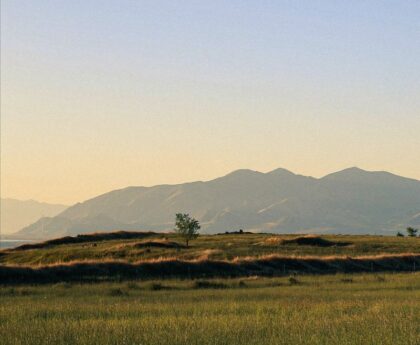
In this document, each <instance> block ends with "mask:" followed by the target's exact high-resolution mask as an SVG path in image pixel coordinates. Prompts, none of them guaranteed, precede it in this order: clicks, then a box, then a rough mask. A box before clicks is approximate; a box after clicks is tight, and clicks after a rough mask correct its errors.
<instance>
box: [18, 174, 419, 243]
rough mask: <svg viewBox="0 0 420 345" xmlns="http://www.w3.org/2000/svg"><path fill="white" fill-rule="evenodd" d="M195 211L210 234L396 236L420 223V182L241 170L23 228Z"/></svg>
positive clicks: (108, 197) (109, 224)
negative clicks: (252, 232)
mask: <svg viewBox="0 0 420 345" xmlns="http://www.w3.org/2000/svg"><path fill="white" fill-rule="evenodd" d="M177 212H187V213H190V214H191V215H192V216H194V217H195V218H197V219H198V220H199V221H200V223H201V224H202V232H205V233H218V232H224V231H232V230H238V229H244V230H245V231H257V232H273V233H347V234H357V233H363V234H366V233H370V234H374V233H376V234H395V233H396V231H397V230H402V229H404V228H405V227H406V226H407V225H416V224H418V222H419V214H420V181H418V180H414V179H409V178H404V177H400V176H396V175H393V174H390V173H388V172H368V171H364V170H361V169H359V168H349V169H345V170H343V171H339V172H336V173H333V174H330V175H327V176H325V177H323V178H319V179H317V178H313V177H307V176H301V175H296V174H293V173H292V172H290V171H288V170H285V169H277V170H274V171H271V172H268V173H261V172H257V171H252V170H237V171H234V172H232V173H230V174H228V175H226V176H223V177H220V178H217V179H215V180H211V181H208V182H192V183H185V184H179V185H160V186H154V187H128V188H125V189H121V190H115V191H112V192H109V193H106V194H103V195H100V196H98V197H96V198H93V199H90V200H87V201H85V202H83V203H78V204H76V205H74V206H72V207H70V208H68V209H66V210H65V211H64V212H62V213H60V214H59V215H57V216H55V217H48V218H44V219H41V220H39V221H37V222H36V223H34V224H32V225H30V226H28V227H26V228H24V229H22V230H21V231H20V232H19V233H18V235H19V236H21V237H37V238H51V237H58V236H65V235H74V234H78V233H86V232H93V231H110V230H151V231H163V230H166V231H167V230H171V229H172V228H173V224H174V215H175V213H177Z"/></svg>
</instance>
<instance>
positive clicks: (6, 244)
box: [0, 239, 32, 248]
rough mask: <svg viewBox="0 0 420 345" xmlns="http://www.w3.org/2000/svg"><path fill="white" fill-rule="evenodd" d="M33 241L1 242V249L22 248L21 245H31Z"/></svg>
mask: <svg viewBox="0 0 420 345" xmlns="http://www.w3.org/2000/svg"><path fill="white" fill-rule="evenodd" d="M30 242H32V241H31V240H4V239H1V240H0V248H13V247H17V246H20V245H21V244H25V243H30Z"/></svg>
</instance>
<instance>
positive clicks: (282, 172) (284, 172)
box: [267, 168, 295, 176]
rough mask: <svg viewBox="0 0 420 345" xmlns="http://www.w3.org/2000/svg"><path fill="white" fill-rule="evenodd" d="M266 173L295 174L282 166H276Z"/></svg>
mask: <svg viewBox="0 0 420 345" xmlns="http://www.w3.org/2000/svg"><path fill="white" fill-rule="evenodd" d="M267 175H281V176H295V174H294V173H292V172H291V171H290V170H287V169H284V168H277V169H274V170H271V171H269V172H268V173H267Z"/></svg>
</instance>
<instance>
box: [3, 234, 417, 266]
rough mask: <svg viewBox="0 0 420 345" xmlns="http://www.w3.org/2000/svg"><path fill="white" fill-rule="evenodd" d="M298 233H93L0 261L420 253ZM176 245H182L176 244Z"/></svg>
mask: <svg viewBox="0 0 420 345" xmlns="http://www.w3.org/2000/svg"><path fill="white" fill-rule="evenodd" d="M140 235H142V234H140ZM143 237H144V236H143ZM296 237H297V236H296V235H273V234H241V235H212V236H208V235H207V236H200V237H198V239H196V240H194V241H192V242H191V246H190V248H185V247H182V244H183V242H182V241H180V239H179V238H177V237H176V236H175V235H174V234H152V235H150V236H149V235H148V236H147V237H146V238H140V239H139V238H132V239H117V240H107V241H97V240H95V237H93V238H92V239H91V240H89V241H87V242H83V243H75V244H61V245H51V246H47V247H45V248H40V249H31V250H20V251H19V250H3V251H0V264H18V265H22V264H25V265H45V264H54V263H57V262H60V263H65V262H72V261H83V260H124V261H126V262H137V261H141V260H151V259H162V258H177V259H181V260H192V259H209V260H232V259H234V258H238V257H239V258H241V257H247V256H253V257H256V256H263V255H270V254H278V255H285V256H293V255H300V256H302V255H316V256H328V255H344V256H358V255H377V254H384V253H386V254H398V253H420V238H407V237H403V238H401V237H386V236H344V235H342V236H340V235H327V236H322V237H321V238H322V239H323V240H325V241H330V242H331V243H332V244H333V245H331V246H321V245H299V244H296V243H293V242H292V243H290V242H289V243H287V242H285V241H287V240H291V239H292V240H293V239H295V238H296ZM155 242H158V243H162V242H163V243H167V244H168V246H167V247H158V246H156V245H155V246H154V245H153V243H155ZM177 243H179V244H180V245H181V246H176V244H177ZM147 244H149V245H147ZM171 245H172V246H171Z"/></svg>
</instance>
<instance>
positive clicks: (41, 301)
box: [0, 273, 420, 345]
mask: <svg viewBox="0 0 420 345" xmlns="http://www.w3.org/2000/svg"><path fill="white" fill-rule="evenodd" d="M419 317H420V273H405V274H381V275H374V274H358V275H331V276H295V277H290V278H289V277H283V278H261V277H249V278H244V279H227V280H207V281H191V280H182V281H180V280H164V281H153V282H150V281H149V282H145V281H137V282H125V283H99V284H83V285H72V284H68V283H64V284H63V283H61V284H56V285H43V286H17V287H11V286H8V287H0V343H1V344H2V345H9V344H10V345H18V344H28V345H29V344H30V345H37V344H43V345H44V344H103V345H106V344H130V345H131V344H145V345H146V344H151V345H152V344H156V345H165V344H197V345H198V344H200V345H204V344H214V345H216V344H276V345H278V344H311V345H316V344H337V345H345V344H352V345H353V344H354V345H356V344H360V345H369V344H378V345H379V344H381V345H388V344H389V345H417V344H419V340H420V324H419Z"/></svg>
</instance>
